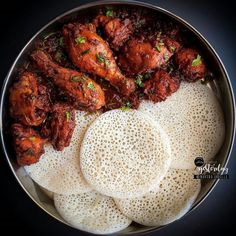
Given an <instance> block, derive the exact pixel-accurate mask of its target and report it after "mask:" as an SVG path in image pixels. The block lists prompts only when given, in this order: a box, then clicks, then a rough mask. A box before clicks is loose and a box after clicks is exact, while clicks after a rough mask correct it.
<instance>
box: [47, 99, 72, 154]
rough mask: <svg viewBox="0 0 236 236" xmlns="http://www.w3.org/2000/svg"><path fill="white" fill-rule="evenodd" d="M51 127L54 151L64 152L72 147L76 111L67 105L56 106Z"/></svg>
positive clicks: (57, 104)
mask: <svg viewBox="0 0 236 236" xmlns="http://www.w3.org/2000/svg"><path fill="white" fill-rule="evenodd" d="M49 127H50V138H51V143H52V145H53V147H54V149H56V150H58V151H62V150H63V149H64V148H65V147H68V146H69V145H70V140H71V137H72V134H73V131H74V128H75V110H74V109H73V108H72V107H71V106H69V105H67V104H65V103H56V104H54V105H53V107H52V114H51V118H50V120H49Z"/></svg>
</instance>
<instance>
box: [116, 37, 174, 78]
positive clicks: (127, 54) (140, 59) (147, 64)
mask: <svg viewBox="0 0 236 236" xmlns="http://www.w3.org/2000/svg"><path fill="white" fill-rule="evenodd" d="M172 55H173V53H172V52H171V51H169V50H168V48H167V47H166V46H165V45H162V44H161V45H158V46H153V45H152V43H150V42H148V41H144V40H142V39H131V40H130V41H128V43H127V44H126V45H125V46H124V48H123V51H122V53H121V54H120V57H119V64H120V66H121V68H122V69H123V70H125V71H126V72H127V73H128V74H130V75H133V74H140V73H144V72H146V71H148V70H152V69H155V68H158V67H160V66H162V65H164V64H166V63H167V62H168V60H169V58H170V57H171V56H172Z"/></svg>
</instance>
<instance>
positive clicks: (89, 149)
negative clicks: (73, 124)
mask: <svg viewBox="0 0 236 236" xmlns="http://www.w3.org/2000/svg"><path fill="white" fill-rule="evenodd" d="M80 151H81V155H80V158H81V159H80V163H81V169H82V172H83V174H84V177H85V179H86V180H87V181H88V183H89V184H90V185H91V186H92V187H93V188H94V189H95V190H97V191H98V192H100V193H102V194H105V195H107V196H111V197H118V198H126V197H136V196H141V195H143V194H145V193H146V192H148V191H149V190H150V189H151V188H152V187H153V186H154V185H158V184H159V183H160V181H161V180H162V179H163V177H164V175H165V174H166V172H167V171H168V169H169V167H170V163H171V153H170V146H169V140H168V137H167V136H166V135H165V132H164V131H163V130H162V129H161V128H160V127H159V126H158V125H157V124H156V123H155V122H153V120H152V119H149V117H148V116H147V115H145V114H143V113H141V112H139V111H137V110H129V111H122V110H119V109H118V110H112V111H108V112H106V113H104V114H102V115H101V116H99V117H98V118H97V119H96V120H95V121H94V122H93V123H92V125H91V126H90V127H89V128H88V130H87V132H86V134H85V136H84V139H83V142H82V145H81V150H80Z"/></svg>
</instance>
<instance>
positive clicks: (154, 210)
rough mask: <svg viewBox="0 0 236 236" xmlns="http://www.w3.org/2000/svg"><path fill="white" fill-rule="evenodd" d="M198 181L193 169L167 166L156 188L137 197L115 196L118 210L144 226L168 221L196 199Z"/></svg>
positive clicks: (189, 206) (199, 184)
mask: <svg viewBox="0 0 236 236" xmlns="http://www.w3.org/2000/svg"><path fill="white" fill-rule="evenodd" d="M200 188H201V181H200V180H197V179H193V170H183V169H170V170H169V171H168V172H167V175H166V176H165V177H164V179H163V180H162V181H161V183H160V186H159V188H156V189H154V190H152V191H150V192H149V193H148V194H145V195H143V196H142V197H139V198H129V199H115V202H116V204H117V206H118V208H119V209H120V210H121V212H123V213H124V215H126V216H127V217H129V218H130V219H132V220H134V221H135V222H137V223H140V224H142V225H146V226H161V225H165V224H169V223H171V222H173V221H175V220H177V219H179V218H180V217H182V216H183V215H185V214H186V213H187V212H188V211H189V209H190V208H191V206H192V204H193V203H194V201H195V200H196V198H197V196H198V194H199V191H200Z"/></svg>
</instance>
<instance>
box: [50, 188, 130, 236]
mask: <svg viewBox="0 0 236 236" xmlns="http://www.w3.org/2000/svg"><path fill="white" fill-rule="evenodd" d="M54 201H55V206H56V208H57V210H58V212H59V213H60V215H61V216H62V217H63V218H64V219H65V220H66V221H67V222H68V223H69V224H71V225H72V226H73V227H75V228H78V229H81V230H85V231H87V232H90V233H94V234H111V233H115V232H117V231H120V230H122V229H125V228H126V227H128V226H129V224H130V223H131V220H130V219H129V218H127V217H126V216H124V215H123V214H122V213H121V212H120V210H119V209H118V208H117V206H116V204H115V202H114V201H113V199H112V198H110V197H107V196H103V195H101V194H99V193H98V192H95V191H91V192H87V193H81V194H73V195H58V194H55V195H54Z"/></svg>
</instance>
